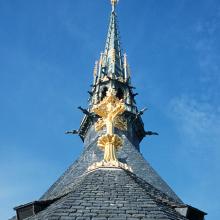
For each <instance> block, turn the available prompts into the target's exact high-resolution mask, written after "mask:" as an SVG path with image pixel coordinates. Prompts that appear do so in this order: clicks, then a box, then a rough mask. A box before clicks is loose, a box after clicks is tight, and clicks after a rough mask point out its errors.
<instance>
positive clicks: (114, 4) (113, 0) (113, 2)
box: [111, 0, 119, 11]
mask: <svg viewBox="0 0 220 220" xmlns="http://www.w3.org/2000/svg"><path fill="white" fill-rule="evenodd" d="M118 1H119V0H111V3H112V11H115V6H116V5H117V4H118Z"/></svg>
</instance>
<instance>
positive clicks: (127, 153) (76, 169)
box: [41, 128, 182, 203]
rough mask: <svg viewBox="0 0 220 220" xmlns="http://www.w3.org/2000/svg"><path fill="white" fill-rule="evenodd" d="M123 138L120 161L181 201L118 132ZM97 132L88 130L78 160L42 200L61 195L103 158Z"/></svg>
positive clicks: (126, 136) (139, 175)
mask: <svg viewBox="0 0 220 220" xmlns="http://www.w3.org/2000/svg"><path fill="white" fill-rule="evenodd" d="M118 134H119V136H122V137H123V139H124V145H123V147H122V148H121V149H120V150H119V152H118V158H119V160H120V161H122V162H126V163H127V164H128V165H129V166H130V167H131V168H132V169H133V172H134V174H135V175H137V176H138V177H140V178H142V179H143V180H145V181H146V182H148V183H149V184H151V185H153V186H154V187H155V188H157V189H158V190H160V191H162V192H163V193H165V194H167V195H168V196H169V197H171V198H173V199H174V200H176V201H177V202H178V203H182V201H181V200H180V199H179V197H178V196H177V195H176V194H175V193H174V192H173V191H172V189H171V188H170V187H169V186H168V184H167V183H166V182H165V181H164V180H163V179H162V178H161V177H160V176H159V175H158V174H157V172H156V171H155V170H154V169H153V168H152V167H151V165H150V164H149V163H148V162H147V161H146V160H145V159H144V157H143V156H142V154H141V153H140V151H139V149H138V148H137V147H136V146H135V145H134V144H133V143H131V142H130V140H129V138H128V137H129V135H128V134H125V133H124V134H123V133H118ZM99 135H100V133H97V132H96V131H95V130H94V129H93V128H91V129H90V130H89V131H88V134H87V139H86V140H85V143H84V145H85V149H84V151H83V153H82V155H81V156H80V158H79V159H78V160H76V161H75V162H74V163H73V164H72V165H71V166H70V167H69V169H67V171H66V172H65V173H64V174H63V175H62V176H61V177H60V178H59V179H58V180H57V181H56V182H55V183H54V184H53V185H52V186H51V187H50V189H49V190H48V191H47V192H46V193H45V194H44V195H43V196H42V197H41V199H42V200H50V199H54V198H57V197H60V196H62V195H63V194H65V193H66V192H67V191H68V188H69V187H71V184H72V183H73V182H76V181H77V179H78V177H80V176H81V175H83V174H84V173H85V172H86V170H87V169H88V167H89V166H90V165H92V164H93V163H94V162H98V161H101V160H102V159H103V151H101V150H100V149H99V147H97V138H98V136H99Z"/></svg>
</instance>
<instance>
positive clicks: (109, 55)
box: [97, 0, 128, 82]
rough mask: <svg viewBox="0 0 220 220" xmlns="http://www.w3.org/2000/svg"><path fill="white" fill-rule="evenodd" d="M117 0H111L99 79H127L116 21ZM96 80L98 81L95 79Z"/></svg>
mask: <svg viewBox="0 0 220 220" xmlns="http://www.w3.org/2000/svg"><path fill="white" fill-rule="evenodd" d="M117 3H118V0H111V4H112V11H111V15H110V23H109V28H108V34H107V40H106V44H105V51H104V53H103V54H102V56H101V60H100V61H101V63H102V66H101V71H100V75H99V76H98V78H99V80H101V81H102V80H106V79H110V78H111V79H116V80H119V81H123V82H125V81H126V80H128V79H127V78H126V76H125V72H127V71H126V70H125V68H127V67H125V66H124V58H123V55H122V52H121V44H120V37H119V31H118V22H117V14H116V5H117ZM97 82H98V81H97Z"/></svg>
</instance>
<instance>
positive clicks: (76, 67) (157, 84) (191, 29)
mask: <svg viewBox="0 0 220 220" xmlns="http://www.w3.org/2000/svg"><path fill="white" fill-rule="evenodd" d="M109 13H110V6H109V4H108V1H107V0H74V1H72V0H65V1H58V0H38V1H36V0H35V1H34V0H22V1H20V0H0V218H1V219H7V218H8V217H11V216H12V215H13V214H14V212H13V210H12V208H13V207H15V206H16V205H20V204H22V203H27V202H30V201H33V200H36V199H38V198H39V197H40V196H41V195H42V194H43V193H44V192H45V191H46V190H47V188H48V187H49V186H50V185H51V184H52V183H53V182H54V181H55V180H56V179H57V178H58V177H59V176H60V175H61V174H62V172H64V171H65V169H66V168H67V167H68V166H69V165H70V164H71V163H72V162H73V161H74V160H75V159H76V158H77V157H78V156H79V154H80V153H81V152H82V146H83V145H82V142H81V140H80V139H79V138H78V137H72V136H65V135H64V131H65V130H68V129H77V128H78V126H79V123H80V121H81V119H82V114H81V113H80V112H79V111H78V110H77V106H79V105H81V106H85V107H86V106H87V99H88V94H87V91H88V89H89V85H90V84H91V82H92V72H93V66H94V62H95V60H96V59H97V58H98V57H99V54H100V52H101V51H102V50H103V49H104V43H105V38H106V33H107V25H108V20H109ZM118 16H119V21H120V32H121V38H122V47H123V49H124V52H126V53H127V55H128V60H129V63H130V66H131V70H132V83H133V85H134V86H136V87H137V92H138V93H139V94H140V95H139V96H138V97H137V103H138V107H139V108H142V107H145V106H147V107H148V108H149V111H148V112H147V113H146V114H145V115H144V117H143V120H144V122H145V127H146V130H147V129H149V130H155V131H158V132H159V133H160V136H159V137H152V138H147V139H145V140H144V141H143V142H142V144H141V151H142V153H143V155H144V156H145V158H146V159H147V160H148V161H149V162H150V163H151V164H152V166H153V167H154V168H155V169H156V170H157V171H158V172H159V173H160V175H161V176H162V177H163V178H164V179H165V180H166V181H167V182H168V183H169V185H170V186H171V187H172V188H173V190H174V191H175V192H176V193H177V194H178V195H179V196H180V197H181V199H182V200H183V201H184V202H185V203H187V204H190V205H192V206H195V207H197V208H199V209H202V210H204V211H206V212H208V213H209V215H208V216H207V218H206V219H207V220H216V219H218V218H219V216H220V205H219V199H220V190H219V185H220V176H219V173H220V162H219V160H220V102H219V94H220V89H219V88H220V75H219V74H220V41H219V39H220V1H219V0H208V1H207V0H193V1H191V0H167V1H164V0H121V1H120V4H119V7H118Z"/></svg>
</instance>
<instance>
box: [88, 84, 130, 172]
mask: <svg viewBox="0 0 220 220" xmlns="http://www.w3.org/2000/svg"><path fill="white" fill-rule="evenodd" d="M125 110H126V107H125V104H124V102H123V100H119V99H118V98H117V97H116V91H115V90H114V89H112V88H110V89H109V90H108V92H107V95H106V97H105V98H104V99H103V100H102V101H101V102H100V103H99V104H98V105H95V106H94V108H93V109H92V111H93V112H94V113H96V114H97V115H98V116H100V118H99V120H98V121H97V122H96V124H95V129H96V131H101V130H102V129H103V128H104V127H106V134H104V135H102V136H101V137H99V139H98V143H97V145H98V146H99V147H100V148H101V149H102V150H104V158H103V160H102V161H101V162H98V163H95V164H93V165H92V166H90V167H89V170H93V169H96V168H100V167H113V168H114V167H115V168H123V169H126V170H130V171H131V168H130V167H129V166H128V165H127V164H124V163H121V162H119V161H118V159H117V156H116V151H117V150H118V149H119V148H120V147H122V145H123V139H122V138H121V137H119V136H118V135H117V134H115V133H114V130H115V129H114V128H115V127H116V128H118V129H119V130H127V123H126V122H125V121H123V119H122V118H121V115H122V114H123V113H124V112H125Z"/></svg>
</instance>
